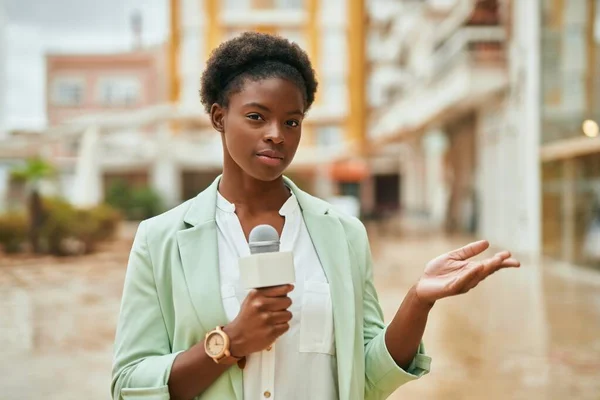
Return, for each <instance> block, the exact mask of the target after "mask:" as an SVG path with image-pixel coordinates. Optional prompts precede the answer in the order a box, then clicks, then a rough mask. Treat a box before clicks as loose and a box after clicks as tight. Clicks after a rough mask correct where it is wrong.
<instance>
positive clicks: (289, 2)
mask: <svg viewBox="0 0 600 400" xmlns="http://www.w3.org/2000/svg"><path fill="white" fill-rule="evenodd" d="M274 3H275V8H277V9H284V10H303V9H304V0H274Z"/></svg>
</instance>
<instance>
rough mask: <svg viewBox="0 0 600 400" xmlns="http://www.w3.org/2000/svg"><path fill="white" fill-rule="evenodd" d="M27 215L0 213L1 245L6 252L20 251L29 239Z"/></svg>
mask: <svg viewBox="0 0 600 400" xmlns="http://www.w3.org/2000/svg"><path fill="white" fill-rule="evenodd" d="M27 225H28V221H27V216H26V215H25V214H21V213H8V214H3V215H0V246H2V247H3V248H4V251H5V252H6V253H18V252H19V251H21V250H22V249H23V244H24V243H25V241H26V240H27Z"/></svg>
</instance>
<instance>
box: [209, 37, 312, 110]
mask: <svg viewBox="0 0 600 400" xmlns="http://www.w3.org/2000/svg"><path fill="white" fill-rule="evenodd" d="M275 77H277V78H283V79H288V80H290V81H292V82H294V83H295V84H296V85H298V87H299V88H300V89H301V90H302V91H303V92H304V93H305V96H304V101H305V109H304V111H305V112H306V111H308V109H309V108H310V106H311V105H312V103H313V101H314V100H315V93H316V91H317V85H318V83H317V79H316V76H315V71H314V69H313V67H312V65H311V62H310V59H309V58H308V55H307V54H306V52H305V51H304V50H302V49H301V48H300V46H298V45H297V44H296V43H293V42H290V41H289V40H287V39H285V38H283V37H281V36H276V35H270V34H265V33H258V32H244V33H242V34H241V35H239V36H237V37H235V38H233V39H230V40H228V41H226V42H223V43H221V44H220V45H219V47H217V48H216V49H215V50H213V52H212V53H211V55H210V58H209V59H208V61H207V63H206V69H205V70H204V72H203V73H202V80H201V86H200V100H201V101H202V104H203V105H204V109H205V110H206V112H207V113H210V109H211V107H212V105H213V104H214V103H217V104H219V105H221V106H223V107H227V105H228V99H229V96H230V95H231V94H232V93H236V92H239V91H240V90H242V88H243V84H244V82H245V81H246V80H247V79H251V80H260V79H266V78H275Z"/></svg>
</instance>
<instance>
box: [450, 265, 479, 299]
mask: <svg viewBox="0 0 600 400" xmlns="http://www.w3.org/2000/svg"><path fill="white" fill-rule="evenodd" d="M482 271H483V264H482V263H477V264H475V265H474V266H472V267H471V268H469V269H467V270H466V271H465V272H464V273H463V274H462V275H461V276H460V277H459V278H457V279H456V280H455V281H454V282H453V283H452V284H451V285H450V287H449V291H450V294H451V295H454V294H459V293H465V291H466V290H468V289H467V287H468V285H469V284H470V283H472V281H473V280H476V281H477V282H479V280H481V278H480V274H482V273H483V272H482Z"/></svg>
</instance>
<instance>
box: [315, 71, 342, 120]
mask: <svg viewBox="0 0 600 400" xmlns="http://www.w3.org/2000/svg"><path fill="white" fill-rule="evenodd" d="M321 82H322V89H321V94H322V96H323V97H322V99H323V106H325V107H327V109H328V110H331V111H335V112H344V111H346V109H347V102H348V86H347V84H346V77H345V76H341V75H328V76H323V77H322V79H321Z"/></svg>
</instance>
